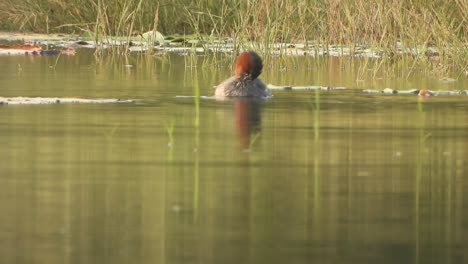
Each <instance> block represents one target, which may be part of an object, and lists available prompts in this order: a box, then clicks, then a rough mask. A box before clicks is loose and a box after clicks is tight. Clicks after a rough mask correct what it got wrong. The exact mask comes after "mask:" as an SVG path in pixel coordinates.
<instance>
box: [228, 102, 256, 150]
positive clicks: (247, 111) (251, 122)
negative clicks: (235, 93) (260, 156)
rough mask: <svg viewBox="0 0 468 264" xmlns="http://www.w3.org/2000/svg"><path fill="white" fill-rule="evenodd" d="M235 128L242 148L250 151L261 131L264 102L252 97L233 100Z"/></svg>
mask: <svg viewBox="0 0 468 264" xmlns="http://www.w3.org/2000/svg"><path fill="white" fill-rule="evenodd" d="M233 101H234V115H235V127H236V131H237V138H238V140H239V144H240V147H241V148H242V150H244V151H250V147H251V145H252V144H253V143H254V142H255V139H256V138H257V136H258V135H259V133H260V130H261V122H262V117H261V104H262V100H259V99H258V98H257V99H255V98H251V97H239V98H235V99H233Z"/></svg>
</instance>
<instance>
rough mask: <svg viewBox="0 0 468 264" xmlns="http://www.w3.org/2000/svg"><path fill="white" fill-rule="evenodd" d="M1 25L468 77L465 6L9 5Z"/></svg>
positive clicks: (64, 1) (268, 0) (274, 0)
mask: <svg viewBox="0 0 468 264" xmlns="http://www.w3.org/2000/svg"><path fill="white" fill-rule="evenodd" d="M0 19H1V21H2V25H1V26H0V30H3V31H21V32H36V33H46V34H50V33H65V34H71V35H76V36H83V37H88V38H90V39H92V40H94V41H95V42H96V43H98V42H99V41H103V40H108V39H109V38H111V36H119V37H124V38H127V39H129V40H130V39H132V38H134V37H135V36H139V35H141V34H143V33H144V32H148V31H156V30H157V31H159V32H162V33H163V34H164V35H166V36H168V35H169V36H170V35H178V36H188V35H190V36H192V37H193V38H195V39H198V41H199V42H197V43H198V44H200V43H201V44H200V45H203V43H207V42H208V41H210V40H214V39H216V40H226V39H229V40H230V42H231V43H232V46H233V48H232V50H233V51H237V50H240V49H244V48H245V47H251V46H252V45H253V47H254V48H255V47H257V48H261V49H262V50H263V54H262V55H263V56H268V55H269V54H271V53H272V51H273V50H275V49H276V50H277V49H278V48H277V47H278V45H277V44H278V43H286V44H287V43H295V44H296V45H297V44H299V45H300V46H302V47H309V46H310V45H311V43H312V44H313V45H315V46H320V47H323V49H325V50H328V49H329V48H330V47H346V49H347V50H346V53H347V54H348V55H351V56H354V55H355V54H357V53H359V52H362V48H363V47H366V48H372V49H373V50H378V51H379V52H382V53H384V54H385V56H382V58H383V60H382V61H383V62H382V63H384V62H390V63H392V62H393V61H395V60H398V59H400V58H402V59H411V61H413V63H414V66H415V67H416V66H422V67H425V68H430V69H431V70H432V71H437V72H449V71H452V72H455V73H458V74H459V75H466V74H467V73H468V68H467V61H468V41H467V37H466V33H467V31H468V1H466V0H448V1H444V0H411V1H406V0H390V1H384V0H378V1H374V2H369V1H367V0H355V1H349V0H328V1H327V0H321V1H320V0H317V1H310V0H296V1H286V0H246V1H235V0H219V1H217V0H216V1H215V0H161V1H143V0H3V1H1V2H0ZM185 40H186V39H183V41H184V42H185ZM192 45H193V43H192ZM255 45H257V46H255ZM127 48H128V47H127ZM402 50H404V51H411V50H412V51H415V52H403V53H402V52H401V51H402ZM325 54H327V53H325Z"/></svg>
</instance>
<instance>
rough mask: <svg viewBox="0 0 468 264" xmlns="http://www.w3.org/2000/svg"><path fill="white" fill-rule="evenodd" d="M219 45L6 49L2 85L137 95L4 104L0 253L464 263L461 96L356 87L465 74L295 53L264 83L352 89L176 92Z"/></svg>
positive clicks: (41, 92)
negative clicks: (18, 52) (64, 53)
mask: <svg viewBox="0 0 468 264" xmlns="http://www.w3.org/2000/svg"><path fill="white" fill-rule="evenodd" d="M210 59H211V58H210V57H198V58H189V57H182V56H178V55H173V56H170V57H149V58H147V57H139V56H131V57H128V58H121V57H118V58H115V57H114V58H112V57H104V58H100V59H99V58H98V59H96V58H95V57H93V56H92V54H91V53H88V52H86V51H79V52H78V54H77V56H75V57H61V58H59V59H58V61H57V57H0V96H45V97H55V96H59V97H66V96H67V97H69V96H80V97H86V98H100V97H106V98H133V99H137V100H138V101H137V103H132V104H106V105H104V104H102V105H97V104H87V105H86V104H81V105H64V104H62V105H60V104H56V105H34V106H26V105H23V106H13V105H9V106H0V146H1V149H0V210H1V216H0V256H1V257H0V263H113V264H115V263H467V261H468V253H467V252H468V249H467V246H466V239H467V237H468V232H467V228H468V220H467V219H468V200H467V198H466V195H464V193H465V192H468V165H467V162H466V160H467V157H468V132H467V131H468V103H467V100H468V97H466V96H462V97H433V98H428V99H427V100H421V99H419V98H418V97H417V96H382V95H368V94H363V93H361V92H360V90H361V89H382V88H385V87H392V88H396V89H410V88H416V89H421V88H428V89H434V90H437V89H442V90H450V89H467V80H466V78H465V79H459V80H458V81H456V82H452V83H444V82H441V81H439V78H438V77H422V76H421V75H418V74H415V76H414V77H411V78H409V79H401V78H398V74H395V75H394V76H387V75H386V76H377V78H371V76H370V75H371V73H369V71H368V70H367V69H365V68H363V67H362V66H361V64H362V62H360V61H350V60H347V59H336V58H335V59H326V60H312V59H311V60H305V59H291V61H279V62H270V63H267V64H268V65H273V66H272V67H267V68H266V69H265V71H264V74H263V75H262V77H263V79H264V80H265V81H266V82H268V83H274V84H278V85H280V84H282V85H326V86H346V87H348V88H350V89H349V90H347V91H334V92H314V91H306V92H285V91H275V97H274V98H273V99H272V100H270V101H268V102H252V101H247V100H232V101H216V100H209V99H195V98H193V97H184V98H176V96H178V95H183V96H192V95H196V94H200V95H211V94H212V92H213V90H212V86H213V85H215V84H217V83H218V82H220V81H221V80H222V79H224V78H226V77H228V76H229V75H230V73H229V72H230V69H231V66H230V65H231V62H230V61H229V60H225V62H223V63H221V64H220V65H221V66H219V65H218V66H213V64H212V61H211V60H210ZM55 64H56V66H55ZM126 64H130V65H133V67H126V66H125V65H126ZM54 66H55V67H54ZM395 67H396V66H395ZM363 69H364V70H363ZM384 70H388V71H391V70H392V69H384ZM356 79H362V81H359V82H356Z"/></svg>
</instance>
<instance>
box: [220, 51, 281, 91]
mask: <svg viewBox="0 0 468 264" xmlns="http://www.w3.org/2000/svg"><path fill="white" fill-rule="evenodd" d="M262 68H263V63H262V59H261V58H260V56H258V54H257V53H256V52H254V51H245V52H242V53H241V54H239V56H238V57H237V60H236V65H235V75H234V76H232V77H230V78H228V79H227V80H225V81H223V82H222V83H221V84H219V85H218V86H216V88H215V96H217V97H256V98H267V97H271V96H272V93H271V91H270V89H268V88H267V86H266V85H265V83H263V82H262V80H260V79H259V78H258V76H259V75H260V74H261V73H262Z"/></svg>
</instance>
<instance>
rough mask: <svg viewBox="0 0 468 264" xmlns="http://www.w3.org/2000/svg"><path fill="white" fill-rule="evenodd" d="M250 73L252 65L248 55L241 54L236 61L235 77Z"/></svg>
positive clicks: (245, 53) (246, 53)
mask: <svg viewBox="0 0 468 264" xmlns="http://www.w3.org/2000/svg"><path fill="white" fill-rule="evenodd" d="M251 72H252V64H251V58H250V53H248V52H243V53H241V54H240V55H239V56H238V57H237V61H236V76H237V77H242V76H243V75H249V74H250V73H251Z"/></svg>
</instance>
